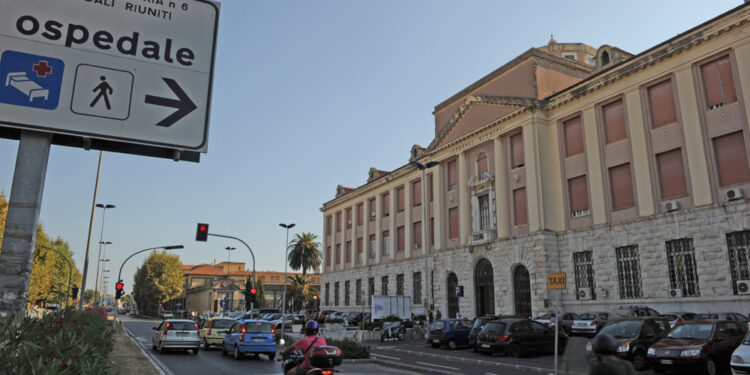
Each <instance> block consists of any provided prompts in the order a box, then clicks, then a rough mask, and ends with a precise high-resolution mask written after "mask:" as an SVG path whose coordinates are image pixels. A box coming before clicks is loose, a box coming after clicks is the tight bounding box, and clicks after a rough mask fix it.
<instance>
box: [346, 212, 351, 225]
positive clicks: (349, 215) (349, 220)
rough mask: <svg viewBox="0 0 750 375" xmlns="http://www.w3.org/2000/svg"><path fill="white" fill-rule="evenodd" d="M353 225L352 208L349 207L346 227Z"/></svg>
mask: <svg viewBox="0 0 750 375" xmlns="http://www.w3.org/2000/svg"><path fill="white" fill-rule="evenodd" d="M351 227H352V209H351V208H347V209H346V228H347V229H349V228H351Z"/></svg>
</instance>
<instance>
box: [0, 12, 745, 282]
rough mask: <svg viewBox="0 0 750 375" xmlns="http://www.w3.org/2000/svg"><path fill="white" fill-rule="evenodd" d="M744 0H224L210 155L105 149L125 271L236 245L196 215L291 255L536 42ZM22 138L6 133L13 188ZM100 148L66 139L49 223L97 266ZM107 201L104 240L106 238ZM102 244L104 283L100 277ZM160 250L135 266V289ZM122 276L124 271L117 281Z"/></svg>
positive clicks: (264, 248)
mask: <svg viewBox="0 0 750 375" xmlns="http://www.w3.org/2000/svg"><path fill="white" fill-rule="evenodd" d="M740 4H742V1H741V0H733V1H726V0H722V1H718V0H716V1H704V0H703V1H697V0H688V1H686V0H679V1H678V0H669V1H618V2H613V1H572V2H571V1H565V2H563V1H524V2H520V1H499V0H493V1H489V0H487V1H476V0H473V1H455V0H454V1H439V0H412V1H396V0H380V1H364V0H361V1H351V0H340V1H330V0H320V1H305V0H299V1H259V0H255V1H247V0H226V1H223V2H222V14H221V18H220V26H219V40H218V49H217V51H218V52H217V57H216V68H215V79H214V95H213V102H212V113H211V126H210V135H209V149H208V154H205V155H203V157H202V160H201V162H200V163H199V164H195V163H188V162H180V163H175V162H173V161H171V160H162V159H153V158H147V157H138V156H131V155H122V154H115V153H105V154H104V162H103V168H102V176H101V184H100V190H99V199H98V201H99V202H101V203H111V204H115V205H117V208H115V209H113V210H109V211H108V213H107V217H106V223H105V228H104V240H105V241H111V242H112V243H113V245H111V246H110V247H109V250H108V252H109V254H108V257H109V258H110V259H112V262H113V263H114V265H113V266H114V267H112V268H113V269H114V270H113V272H112V273H113V274H114V275H113V276H112V279H114V277H116V272H117V268H119V265H120V263H121V262H122V261H123V260H124V259H125V258H126V257H127V256H128V255H129V254H131V253H132V252H134V251H136V250H139V249H143V248H148V247H153V246H159V245H172V244H184V245H185V247H186V249H184V250H181V251H178V252H179V254H180V258H181V260H182V261H183V263H185V264H197V263H202V262H206V263H207V262H211V261H212V260H213V259H214V258H216V259H217V260H218V261H221V260H226V258H227V254H226V253H227V252H226V251H225V250H223V249H224V248H225V247H226V246H235V247H238V248H240V249H239V250H237V251H235V252H234V253H233V255H232V260H239V261H245V262H246V263H247V266H248V268H249V267H251V261H250V255H249V254H248V252H247V251H246V250H244V249H241V245H240V244H238V243H233V242H231V241H229V240H223V239H218V238H210V239H209V241H208V242H207V243H196V242H195V241H194V236H195V224H196V223H197V222H199V221H201V222H206V223H210V225H211V227H210V229H211V232H215V233H223V234H229V235H235V236H238V237H241V238H243V239H244V240H245V241H246V242H248V244H250V246H251V247H253V249H254V251H255V255H256V261H257V266H256V269H257V270H283V268H284V240H285V237H284V236H285V233H284V230H283V229H282V228H280V227H279V226H278V223H281V222H286V223H290V222H294V223H296V224H297V226H296V227H295V228H294V229H293V230H292V231H291V232H290V237H291V235H292V234H294V233H299V232H300V231H304V232H313V233H315V234H317V235H319V236H322V228H323V220H322V214H321V212H320V211H319V208H320V207H321V205H322V203H323V202H325V201H328V200H330V199H331V198H333V196H334V193H335V188H336V185H337V184H344V185H346V186H359V185H362V184H364V183H365V181H366V178H367V171H368V169H369V168H370V167H377V168H379V169H386V170H392V169H395V168H397V167H400V166H402V165H403V164H405V163H406V162H407V161H408V156H409V150H410V148H411V146H412V145H413V144H420V145H423V146H426V145H427V144H429V143H430V141H431V140H432V137H433V133H434V121H433V118H432V111H433V109H434V107H435V105H437V104H438V103H440V102H441V101H443V100H445V99H447V98H448V97H450V96H451V95H453V94H454V93H456V92H458V91H459V90H461V89H463V88H464V87H466V86H468V85H469V84H471V83H473V82H474V81H476V80H478V79H479V78H481V77H483V76H484V75H486V74H488V73H489V72H491V71H492V70H494V69H496V68H497V67H499V66H501V65H503V64H505V63H506V62H508V61H509V60H511V59H512V58H514V57H516V56H518V55H519V54H521V53H523V52H524V51H526V50H527V49H529V48H531V47H538V46H542V45H545V44H546V43H547V41H548V40H549V37H550V34H554V37H555V39H556V40H557V41H558V42H583V43H586V44H588V45H591V46H593V47H599V46H600V45H602V44H610V45H614V46H617V47H620V48H622V49H624V50H626V51H629V52H631V53H639V52H642V51H643V50H645V49H648V48H650V47H651V46H653V45H655V44H657V43H660V42H662V41H664V40H666V39H668V38H671V37H673V36H675V35H676V34H678V33H681V32H683V31H686V30H688V29H689V28H692V27H693V26H696V25H698V24H700V23H702V22H704V21H707V20H709V19H711V18H713V17H715V16H717V15H719V14H721V13H723V12H725V11H727V10H729V9H731V8H733V7H735V6H738V5H740ZM17 149H18V142H17V141H11V140H0V190H4V191H5V192H6V193H9V192H10V187H11V181H12V178H13V167H14V163H15V158H16V152H17ZM97 156H98V152H96V151H84V150H81V149H74V148H66V147H60V146H53V148H52V152H51V154H50V160H49V166H48V172H47V180H46V186H45V191H44V201H43V206H42V212H41V222H42V223H43V224H44V226H45V229H46V231H47V232H48V233H49V234H50V235H51V236H52V237H53V238H54V237H57V236H61V237H63V238H64V239H65V240H66V241H68V242H69V243H70V244H71V246H72V248H73V250H74V251H75V261H76V265H77V266H78V268H79V269H81V270H82V269H83V257H84V254H85V247H86V238H87V231H88V223H89V214H90V210H91V199H92V194H93V188H94V180H95V175H96V163H97ZM100 225H101V211H98V212H97V216H96V226H95V231H94V233H95V235H94V238H93V241H92V242H93V243H94V244H96V243H97V242H98V241H99V230H100V228H101V227H100ZM96 250H97V248H96V247H93V246H92V257H91V264H90V267H89V282H88V283H87V286H88V287H89V288H93V281H92V280H93V276H92V275H93V273H94V271H95V266H96V265H95V263H94V260H95V257H96ZM144 258H145V257H144V256H139V257H136V258H133V260H131V262H130V263H129V264H128V266H126V267H125V271H124V272H123V273H124V277H123V279H124V280H125V282H126V290H127V291H128V292H130V291H131V290H132V289H131V288H132V283H133V281H132V280H133V279H132V275H133V273H134V272H135V269H136V267H137V266H139V265H140V264H141V263H142V262H143V259H144ZM109 290H110V292H112V290H113V288H112V285H111V284H110V288H109Z"/></svg>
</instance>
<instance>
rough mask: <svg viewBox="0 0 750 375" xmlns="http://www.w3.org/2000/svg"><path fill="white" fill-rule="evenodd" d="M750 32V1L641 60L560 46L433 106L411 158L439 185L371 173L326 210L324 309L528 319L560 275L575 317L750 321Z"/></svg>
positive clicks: (543, 306)
mask: <svg viewBox="0 0 750 375" xmlns="http://www.w3.org/2000/svg"><path fill="white" fill-rule="evenodd" d="M748 21H750V4H748V3H745V4H743V5H740V6H738V7H736V8H734V9H732V10H730V11H728V12H726V13H725V14H722V15H720V16H718V17H716V18H714V19H712V20H709V21H707V22H705V23H703V24H700V25H698V26H696V27H694V28H692V29H691V30H688V31H686V32H684V33H681V34H679V35H677V36H675V37H674V38H671V39H669V40H667V41H665V42H663V43H660V44H658V45H656V46H654V47H652V48H650V49H648V50H646V51H644V52H642V53H640V54H637V55H632V54H630V53H627V52H625V51H623V50H621V49H619V48H616V47H613V46H609V45H603V46H601V47H599V48H597V49H595V48H593V47H590V46H587V45H585V44H581V43H558V42H557V41H555V40H554V39H551V40H550V41H549V43H548V44H547V45H546V46H543V47H538V48H531V49H530V50H528V51H526V52H525V53H523V54H521V55H520V56H518V57H516V58H515V59H513V60H512V61H510V62H508V63H507V64H505V65H503V66H501V67H500V68H498V69H496V70H495V71H493V72H491V73H489V74H488V75H487V76H485V77H483V78H481V79H480V80H478V81H477V82H475V83H473V84H471V85H469V86H468V87H466V88H465V89H463V90H461V91H459V92H458V93H456V94H455V95H453V96H452V97H450V98H448V99H446V100H445V101H443V102H442V103H440V104H438V105H437V106H436V107H435V110H434V117H435V134H434V139H433V141H432V142H431V143H430V145H429V146H427V147H421V146H419V145H415V146H414V147H412V149H411V154H410V158H409V161H418V162H420V163H422V164H426V163H427V162H431V161H437V162H439V165H438V166H435V167H433V168H430V169H427V170H426V181H422V172H421V171H420V170H419V169H417V168H416V167H414V166H413V165H411V164H408V163H407V164H405V165H404V166H402V167H400V168H397V169H395V170H393V171H383V170H378V169H375V168H371V169H370V171H369V175H368V179H367V183H366V184H364V185H362V186H359V187H357V188H350V187H344V186H341V185H339V186H338V187H337V189H336V196H335V198H334V199H332V200H330V201H328V202H326V203H324V204H323V207H322V208H321V211H322V212H323V220H324V223H323V224H324V231H325V233H324V239H323V252H324V261H323V280H322V283H323V287H322V295H323V301H322V306H327V307H329V308H332V309H336V310H358V309H360V308H361V306H362V304H367V303H368V302H367V301H368V300H369V296H370V295H373V294H375V295H403V296H411V297H412V302H413V304H414V305H415V306H423V303H425V301H426V300H429V301H434V304H435V307H437V308H440V309H441V311H442V312H443V315H444V316H455V314H456V313H459V312H460V314H461V315H464V316H478V315H487V314H500V313H504V314H518V315H521V316H531V315H536V314H539V313H543V312H548V311H551V310H552V309H553V308H554V306H555V304H556V303H557V301H558V293H557V292H555V291H551V290H548V289H547V276H548V275H549V274H552V273H560V272H564V273H566V275H567V287H566V288H565V289H564V290H562V294H561V298H562V308H563V309H564V310H566V311H571V312H583V311H610V310H613V309H615V308H617V307H618V306H620V305H648V306H650V307H653V308H655V309H657V310H659V311H661V312H669V311H696V312H704V311H708V310H717V309H721V310H723V311H737V312H740V313H747V312H748V311H750V297H749V296H750V250H749V247H750V211H749V210H748V208H749V207H748V204H747V197H748V196H750V168H749V167H748V165H749V164H750V162H749V161H750V154H748V151H749V150H750V147H748V143H750V129H749V128H748V115H747V114H748V112H749V111H750V91H748V95H747V96H745V94H744V92H745V90H748V88H750V22H748ZM394 120H395V121H398V119H394ZM423 187H426V189H427V198H426V199H424V200H423V198H422V188H423ZM422 205H427V217H423V214H422V212H423V208H424V207H423V206H422ZM423 232H424V233H425V234H426V236H425V238H426V239H427V240H426V241H429V244H430V247H431V248H430V252H429V253H428V256H427V262H428V267H429V270H430V271H429V274H426V273H425V264H424V262H425V258H424V253H423V249H424V245H423V236H422V233H423ZM428 277H429V278H430V279H429V280H430V284H429V285H430V288H429V290H425V288H423V286H424V285H426V282H427V280H428V279H427V278H428ZM458 286H463V290H464V296H463V297H457V296H456V287H458ZM415 311H417V312H420V310H419V309H417V310H415Z"/></svg>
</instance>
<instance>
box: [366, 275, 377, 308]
mask: <svg viewBox="0 0 750 375" xmlns="http://www.w3.org/2000/svg"><path fill="white" fill-rule="evenodd" d="M373 295H375V278H374V277H371V278H369V279H367V304H368V305H369V304H370V302H371V301H372V296H373Z"/></svg>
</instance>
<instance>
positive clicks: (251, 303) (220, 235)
mask: <svg viewBox="0 0 750 375" xmlns="http://www.w3.org/2000/svg"><path fill="white" fill-rule="evenodd" d="M206 234H207V235H209V236H214V237H222V238H229V239H232V240H237V241H240V242H242V244H243V245H245V247H246V248H247V249H248V250H250V256H252V257H253V279H252V280H251V281H250V283H251V284H250V288H255V254H254V253H253V249H251V248H250V246H248V244H246V243H245V241H243V240H241V239H239V238H237V237H232V236H226V235H223V234H214V233H206ZM253 310H255V301H254V300H251V301H250V313H252V311H253ZM281 319H282V321H283V320H284V317H281Z"/></svg>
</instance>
